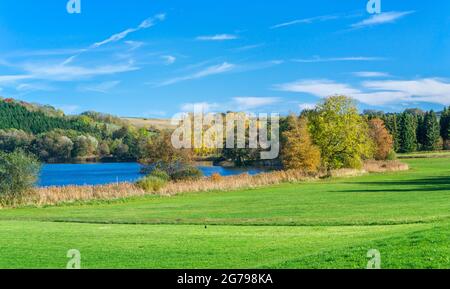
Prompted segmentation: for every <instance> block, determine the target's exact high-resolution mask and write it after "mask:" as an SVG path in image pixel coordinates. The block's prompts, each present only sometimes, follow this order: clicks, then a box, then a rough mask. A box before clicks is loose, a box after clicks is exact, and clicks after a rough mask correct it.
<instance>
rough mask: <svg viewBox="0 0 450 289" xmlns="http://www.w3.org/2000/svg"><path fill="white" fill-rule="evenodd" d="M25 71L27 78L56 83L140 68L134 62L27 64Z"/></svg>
mask: <svg viewBox="0 0 450 289" xmlns="http://www.w3.org/2000/svg"><path fill="white" fill-rule="evenodd" d="M24 69H25V70H26V71H27V72H28V75H26V77H27V78H33V79H45V80H54V81H72V80H78V79H82V78H89V77H94V76H99V75H112V74H117V73H123V72H129V71H135V70H138V69H139V68H138V67H136V66H135V65H134V64H133V62H128V63H124V64H113V65H101V66H93V67H85V66H75V65H61V64H56V65H49V64H42V63H29V64H25V66H24ZM24 77H25V76H24Z"/></svg>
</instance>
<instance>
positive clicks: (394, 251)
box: [0, 159, 450, 268]
mask: <svg viewBox="0 0 450 289" xmlns="http://www.w3.org/2000/svg"><path fill="white" fill-rule="evenodd" d="M408 163H410V165H411V167H412V169H411V171H409V172H398V173H390V174H377V175H368V176H363V177H357V178H343V179H334V180H326V181H319V182H312V183H301V184H285V185H279V186H273V187H268V188H262V189H255V190H241V191H235V192H212V193H200V194H186V195H183V196H176V197H171V198H161V197H147V198H138V199H132V200H126V201H123V202H114V203H112V204H107V203H99V204H88V205H82V206H81V205H77V206H60V207H49V208H41V209H36V208H26V209H8V210H2V211H0V267H7V268H15V267H38V268H41V267H45V268H48V267H52V268H53V267H57V268H61V267H64V264H65V262H66V261H67V258H66V256H65V254H66V252H67V250H68V249H71V248H76V249H79V250H80V251H81V252H82V255H83V264H84V266H85V267H91V268H105V267H106V268H118V267H132V268H226V267H230V268H255V267H258V268H259V267H270V268H278V267H281V268H300V267H319V268H324V267H326V268H347V267H357V268H359V267H361V264H363V265H364V264H365V262H367V258H366V256H365V253H367V250H369V249H372V248H374V247H376V248H380V249H385V250H386V251H385V253H384V256H385V257H386V260H385V261H386V262H385V265H386V267H391V268H395V267H410V268H427V267H433V268H437V267H450V265H449V262H448V257H447V259H446V257H445V255H446V254H444V253H445V252H448V254H447V256H448V255H449V254H450V252H449V245H448V240H449V239H450V234H449V232H450V230H449V226H448V224H449V217H450V159H428V160H420V159H414V160H408ZM55 221H56V222H55ZM80 222H82V223H84V224H82V223H80ZM102 223H103V224H102ZM121 223H122V224H121ZM130 224H144V225H130ZM148 224H152V225H148ZM205 224H208V227H207V228H206V229H205V226H204V225H205ZM213 224H216V225H213ZM255 225H258V226H255ZM411 239H412V240H413V241H411ZM414 240H415V241H414ZM419 247H420V248H419ZM380 251H382V250H380ZM426 254H429V255H427V256H428V258H429V259H427V258H421V256H422V255H426ZM408 256H409V257H408ZM425 257H426V256H425ZM407 258H409V259H407ZM406 260H409V261H406ZM364 261H365V262H364ZM61 264H62V265H61Z"/></svg>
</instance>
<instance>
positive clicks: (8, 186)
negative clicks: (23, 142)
mask: <svg viewBox="0 0 450 289" xmlns="http://www.w3.org/2000/svg"><path fill="white" fill-rule="evenodd" d="M39 171H40V163H39V162H38V160H37V159H36V157H34V156H30V155H28V154H26V153H24V152H22V151H15V152H12V153H6V152H1V151H0V196H1V195H12V196H20V195H21V194H23V193H25V192H26V191H28V190H30V189H31V188H32V187H33V186H34V184H35V183H36V181H37V178H38V174H39Z"/></svg>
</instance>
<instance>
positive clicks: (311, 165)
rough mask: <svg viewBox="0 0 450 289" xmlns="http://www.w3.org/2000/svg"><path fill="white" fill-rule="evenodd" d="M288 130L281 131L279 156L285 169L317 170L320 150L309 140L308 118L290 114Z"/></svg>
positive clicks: (308, 171) (310, 171)
mask: <svg viewBox="0 0 450 289" xmlns="http://www.w3.org/2000/svg"><path fill="white" fill-rule="evenodd" d="M288 122H289V123H288V125H289V128H290V129H289V130H287V131H285V132H284V133H283V148H282V152H281V158H282V161H283V166H284V168H285V169H288V170H289V169H295V170H302V171H305V172H307V173H312V172H317V171H318V169H319V166H320V161H321V158H320V150H319V148H318V147H317V146H315V145H314V144H313V142H312V140H311V135H310V133H309V130H308V120H307V119H306V118H305V117H302V118H300V119H298V118H296V117H294V116H291V117H289V119H288Z"/></svg>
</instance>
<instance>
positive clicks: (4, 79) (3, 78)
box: [0, 75, 33, 84]
mask: <svg viewBox="0 0 450 289" xmlns="http://www.w3.org/2000/svg"><path fill="white" fill-rule="evenodd" d="M31 78H33V77H32V76H31V75H0V84H5V83H13V82H16V81H20V80H25V79H31Z"/></svg>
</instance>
